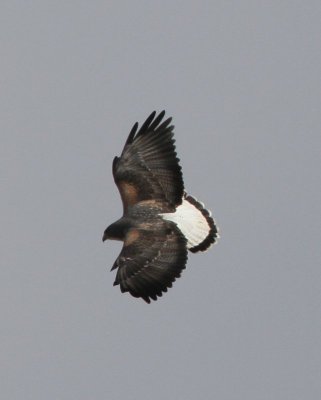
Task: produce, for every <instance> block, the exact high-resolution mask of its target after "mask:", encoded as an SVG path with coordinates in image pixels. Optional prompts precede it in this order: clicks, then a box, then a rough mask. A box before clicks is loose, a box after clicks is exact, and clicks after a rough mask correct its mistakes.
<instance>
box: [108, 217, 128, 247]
mask: <svg viewBox="0 0 321 400" xmlns="http://www.w3.org/2000/svg"><path fill="white" fill-rule="evenodd" d="M128 228H129V225H128V222H127V221H126V220H125V219H123V218H121V219H119V220H118V221H116V222H114V223H113V224H111V225H109V226H108V227H107V228H106V229H105V232H104V234H103V242H104V241H105V240H107V239H110V240H124V238H125V234H126V232H127V230H128Z"/></svg>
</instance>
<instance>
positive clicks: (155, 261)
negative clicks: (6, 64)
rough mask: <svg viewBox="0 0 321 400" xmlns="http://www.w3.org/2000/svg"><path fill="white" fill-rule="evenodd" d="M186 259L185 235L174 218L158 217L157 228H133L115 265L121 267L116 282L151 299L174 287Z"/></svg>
mask: <svg viewBox="0 0 321 400" xmlns="http://www.w3.org/2000/svg"><path fill="white" fill-rule="evenodd" d="M186 261H187V247H186V239H185V238H184V236H183V235H182V234H181V233H180V231H179V230H178V229H177V228H176V227H175V226H174V224H173V223H172V222H168V221H166V222H165V221H159V222H158V224H157V225H155V228H154V229H151V228H149V229H140V228H134V229H132V230H131V231H129V233H128V235H127V238H126V240H125V242H124V246H123V249H122V251H121V253H120V255H119V257H118V258H117V260H116V261H115V264H114V266H113V268H112V269H115V268H118V270H117V275H116V279H115V282H114V285H120V290H121V291H122V292H129V293H130V294H131V295H132V296H134V297H141V298H142V299H144V300H145V301H146V302H147V303H150V301H151V299H152V300H157V297H160V296H162V294H163V292H167V289H168V288H170V287H172V284H173V282H174V281H175V280H176V278H178V277H179V276H180V275H181V272H182V270H183V269H184V268H185V264H186Z"/></svg>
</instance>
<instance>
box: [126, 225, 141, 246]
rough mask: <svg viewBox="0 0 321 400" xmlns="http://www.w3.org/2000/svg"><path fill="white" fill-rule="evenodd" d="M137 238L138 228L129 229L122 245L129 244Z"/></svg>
mask: <svg viewBox="0 0 321 400" xmlns="http://www.w3.org/2000/svg"><path fill="white" fill-rule="evenodd" d="M138 238H139V230H138V229H130V230H129V232H128V233H127V235H126V239H125V241H124V245H125V246H129V245H131V244H132V243H134V242H135V241H136V240H137V239H138Z"/></svg>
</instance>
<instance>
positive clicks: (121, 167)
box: [113, 111, 184, 213]
mask: <svg viewBox="0 0 321 400" xmlns="http://www.w3.org/2000/svg"><path fill="white" fill-rule="evenodd" d="M164 115H165V111H162V112H161V113H160V114H159V115H158V116H156V112H155V111H154V112H153V113H152V114H151V115H150V116H149V117H148V118H147V119H146V121H145V122H144V124H143V125H142V127H141V128H140V129H139V131H138V132H137V129H138V123H137V122H136V124H135V125H134V126H133V128H132V130H131V132H130V134H129V136H128V139H127V141H126V144H125V147H124V149H123V152H122V154H121V156H120V157H115V158H114V162H113V175H114V180H115V183H116V185H117V187H118V189H119V192H120V195H121V198H122V201H123V207H124V212H125V213H126V211H127V209H128V207H129V206H132V205H134V204H136V203H138V202H140V201H144V200H152V201H154V202H156V203H157V204H158V206H159V207H160V208H161V210H162V211H164V212H166V211H167V212H169V211H173V210H174V209H175V206H177V205H179V204H181V202H182V197H183V192H184V183H183V176H182V171H181V167H180V165H179V159H178V158H177V154H176V151H175V144H174V143H175V140H174V138H173V136H174V134H173V129H174V126H173V125H170V123H171V121H172V119H171V118H168V119H166V120H165V121H163V118H164ZM155 116H156V118H155ZM162 121H163V122H162Z"/></svg>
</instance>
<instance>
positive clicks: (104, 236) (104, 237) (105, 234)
mask: <svg viewBox="0 0 321 400" xmlns="http://www.w3.org/2000/svg"><path fill="white" fill-rule="evenodd" d="M107 239H108V237H107V233H106V231H105V232H104V234H103V242H104V241H105V240H107Z"/></svg>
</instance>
